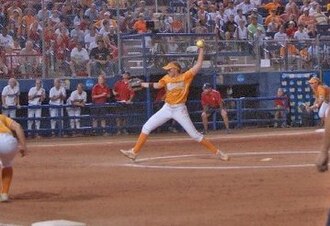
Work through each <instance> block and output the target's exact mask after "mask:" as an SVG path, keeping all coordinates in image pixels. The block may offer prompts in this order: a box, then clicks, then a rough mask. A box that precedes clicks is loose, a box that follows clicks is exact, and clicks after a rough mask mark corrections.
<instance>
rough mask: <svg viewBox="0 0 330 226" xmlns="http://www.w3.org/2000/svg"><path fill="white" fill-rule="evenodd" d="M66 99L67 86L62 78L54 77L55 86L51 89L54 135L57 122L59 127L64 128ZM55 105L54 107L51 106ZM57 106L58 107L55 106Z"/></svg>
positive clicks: (51, 122)
mask: <svg viewBox="0 0 330 226" xmlns="http://www.w3.org/2000/svg"><path fill="white" fill-rule="evenodd" d="M65 99H66V91H65V88H64V87H63V86H62V84H61V80H60V79H58V78H56V79H54V86H53V87H52V88H51V89H50V91H49V105H50V108H49V115H50V117H51V118H52V119H51V120H50V127H51V129H52V136H54V135H55V131H54V130H55V128H56V124H57V126H58V127H61V128H63V121H62V119H61V117H63V108H61V107H60V106H63V103H64V100H65ZM51 106H54V107H51ZM55 106H56V107H55Z"/></svg>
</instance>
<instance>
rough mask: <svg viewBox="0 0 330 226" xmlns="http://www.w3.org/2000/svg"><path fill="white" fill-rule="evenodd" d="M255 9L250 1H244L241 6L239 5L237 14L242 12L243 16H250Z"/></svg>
mask: <svg viewBox="0 0 330 226" xmlns="http://www.w3.org/2000/svg"><path fill="white" fill-rule="evenodd" d="M254 7H255V6H254V5H253V4H251V2H250V0H243V1H242V2H241V3H240V4H238V5H237V13H238V12H239V10H240V11H241V12H242V14H244V15H248V14H249V13H250V12H251V11H252V9H253V8H254ZM236 23H237V22H236Z"/></svg>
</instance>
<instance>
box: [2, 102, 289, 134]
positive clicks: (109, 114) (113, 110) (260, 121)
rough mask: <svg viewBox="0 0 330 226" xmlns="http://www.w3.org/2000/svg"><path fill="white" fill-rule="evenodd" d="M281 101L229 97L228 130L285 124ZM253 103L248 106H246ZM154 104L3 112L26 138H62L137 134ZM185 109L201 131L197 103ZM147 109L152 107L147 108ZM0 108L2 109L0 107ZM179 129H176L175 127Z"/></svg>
mask: <svg viewBox="0 0 330 226" xmlns="http://www.w3.org/2000/svg"><path fill="white" fill-rule="evenodd" d="M275 99H281V98H278V97H249V98H244V97H243V98H229V99H225V100H224V101H225V106H226V109H227V112H228V116H229V123H230V127H231V128H243V127H246V126H261V127H269V126H273V125H274V124H275V123H279V124H282V123H285V122H286V121H287V113H288V112H287V109H278V108H275V107H274V100H275ZM251 102H253V103H254V104H253V105H251V104H250V103H251ZM154 104H156V103H148V102H134V103H132V104H124V103H109V104H104V105H94V104H86V106H85V107H83V108H81V114H80V115H79V116H69V115H68V114H67V112H66V111H65V110H67V109H68V108H70V107H73V106H71V105H59V106H54V105H40V106H39V105H38V106H26V105H24V106H21V107H20V108H19V109H17V108H16V107H8V108H6V110H16V111H17V117H16V118H15V120H17V121H18V122H20V124H21V125H22V126H23V128H24V130H25V132H26V134H28V135H32V136H33V135H36V134H38V135H42V136H50V135H54V134H55V135H56V136H65V135H71V134H85V135H97V134H104V133H109V134H115V133H116V132H117V131H118V130H119V129H123V128H124V129H127V130H129V132H130V133H137V132H139V131H140V128H141V127H142V125H143V124H144V123H145V122H146V120H147V119H148V118H149V117H150V116H151V114H152V113H153V112H154V111H156V110H157V109H156V108H155V105H154ZM100 107H102V108H104V107H105V108H106V114H104V115H94V114H93V113H92V111H91V109H92V108H100ZM187 107H188V109H189V112H190V116H191V119H192V121H193V123H194V124H195V125H196V127H197V128H198V129H200V128H201V126H202V122H201V113H202V110H201V105H200V101H199V100H192V101H188V103H187ZM51 108H52V109H54V108H55V109H58V110H59V115H58V116H57V117H50V114H49V109H51ZM148 108H152V109H149V110H148ZM3 109H4V108H3ZM29 109H41V110H42V114H41V117H32V118H28V117H27V111H28V110H29ZM277 111H281V112H284V113H285V114H283V117H282V118H278V119H276V118H274V114H275V112H277ZM101 118H102V119H106V120H107V124H106V127H102V126H96V127H93V120H98V119H101ZM77 119H79V120H80V127H79V128H76V127H71V126H70V120H77ZM117 119H125V121H126V123H125V125H124V126H123V127H121V126H120V127H118V126H117V125H116V120H117ZM51 120H55V121H56V122H57V125H56V128H53V129H51V126H50V122H51ZM29 121H30V122H31V121H32V122H33V124H34V125H35V122H37V121H40V122H41V126H40V129H36V128H35V127H31V128H30V129H28V127H27V124H28V122H29ZM209 124H210V126H211V128H212V129H213V130H216V129H221V128H224V125H223V121H222V118H221V117H220V114H214V115H213V116H212V117H211V118H210V120H209ZM178 129H179V128H178Z"/></svg>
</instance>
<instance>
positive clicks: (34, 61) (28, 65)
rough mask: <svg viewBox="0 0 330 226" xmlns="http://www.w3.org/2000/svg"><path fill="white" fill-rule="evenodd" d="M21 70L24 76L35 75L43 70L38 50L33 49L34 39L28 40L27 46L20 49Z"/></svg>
mask: <svg viewBox="0 0 330 226" xmlns="http://www.w3.org/2000/svg"><path fill="white" fill-rule="evenodd" d="M19 63H20V71H21V73H22V74H23V75H24V76H29V77H34V76H36V73H40V72H41V63H40V59H39V55H38V52H37V51H36V50H34V49H33V43H32V41H30V40H29V41H27V42H26V44H25V48H23V49H22V50H21V51H20V57H19Z"/></svg>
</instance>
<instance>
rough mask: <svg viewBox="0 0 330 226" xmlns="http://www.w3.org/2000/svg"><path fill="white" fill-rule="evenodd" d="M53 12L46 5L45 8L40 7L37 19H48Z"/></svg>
mask: <svg viewBox="0 0 330 226" xmlns="http://www.w3.org/2000/svg"><path fill="white" fill-rule="evenodd" d="M50 15H51V13H50V10H49V9H47V8H46V7H45V8H44V9H40V10H39V11H38V13H37V19H38V20H39V21H42V20H44V19H48V18H49V17H50Z"/></svg>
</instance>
